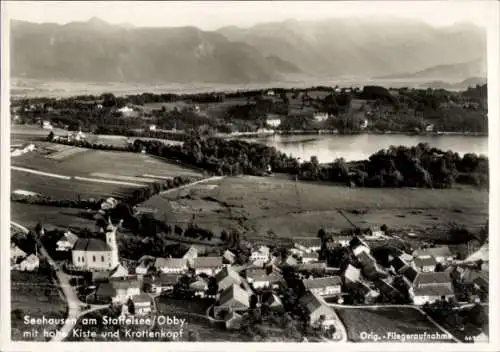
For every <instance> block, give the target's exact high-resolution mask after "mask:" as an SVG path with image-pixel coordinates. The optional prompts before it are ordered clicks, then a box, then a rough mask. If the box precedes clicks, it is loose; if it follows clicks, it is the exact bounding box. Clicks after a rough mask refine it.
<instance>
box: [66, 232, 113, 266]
mask: <svg viewBox="0 0 500 352" xmlns="http://www.w3.org/2000/svg"><path fill="white" fill-rule="evenodd" d="M108 229H109V231H108V232H106V242H104V241H103V240H101V239H97V238H79V239H78V240H77V241H76V242H75V245H74V247H73V250H72V251H71V255H72V262H73V266H75V267H76V268H78V269H80V270H112V269H114V268H116V267H117V266H118V264H119V261H118V245H117V244H116V226H113V225H112V224H111V223H110V226H109V227H108Z"/></svg>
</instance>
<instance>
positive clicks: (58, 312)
mask: <svg viewBox="0 0 500 352" xmlns="http://www.w3.org/2000/svg"><path fill="white" fill-rule="evenodd" d="M10 275H11V295H10V297H11V334H12V336H11V339H12V340H14V341H46V340H47V339H46V338H44V336H43V330H44V329H45V330H46V331H53V330H56V329H57V326H56V325H50V324H46V325H33V326H27V325H25V324H24V316H25V315H29V316H30V317H32V318H41V317H42V316H45V317H47V318H54V319H64V318H66V310H67V307H66V302H65V301H64V300H63V299H62V298H61V294H60V292H59V289H58V288H57V286H56V285H55V283H54V282H53V280H52V279H51V278H50V277H49V276H47V275H42V274H39V273H36V272H34V273H30V272H19V271H11V274H10ZM33 330H35V331H37V332H38V333H37V334H36V336H35V334H33V335H32V336H28V335H24V336H23V333H25V332H31V331H33Z"/></svg>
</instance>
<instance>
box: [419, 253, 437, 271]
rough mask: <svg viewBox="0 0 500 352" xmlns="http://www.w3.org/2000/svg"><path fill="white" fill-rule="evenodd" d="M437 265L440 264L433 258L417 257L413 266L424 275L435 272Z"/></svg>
mask: <svg viewBox="0 0 500 352" xmlns="http://www.w3.org/2000/svg"><path fill="white" fill-rule="evenodd" d="M437 263H438V262H437V261H436V259H434V257H431V256H426V257H416V258H415V259H414V260H413V265H414V267H415V268H416V269H417V271H421V272H424V273H428V272H431V271H434V270H435V269H436V265H437Z"/></svg>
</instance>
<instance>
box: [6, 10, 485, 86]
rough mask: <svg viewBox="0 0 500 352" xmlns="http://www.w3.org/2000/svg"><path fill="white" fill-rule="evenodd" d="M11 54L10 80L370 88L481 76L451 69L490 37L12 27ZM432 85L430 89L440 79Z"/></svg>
mask: <svg viewBox="0 0 500 352" xmlns="http://www.w3.org/2000/svg"><path fill="white" fill-rule="evenodd" d="M11 48H12V50H11V52H10V55H11V75H12V76H13V77H20V78H23V77H24V78H31V79H44V80H73V81H82V80H83V81H95V82H150V83H155V82H161V83H164V82H179V83H194V82H214V83H215V82H217V83H238V84H244V83H255V82H273V81H280V80H284V79H286V78H287V77H289V76H290V75H304V76H307V77H309V78H311V77H312V78H314V77H317V78H321V79H336V78H341V77H347V78H349V77H355V78H360V77H361V78H369V77H375V76H381V75H394V74H398V73H399V72H415V73H418V72H421V71H422V70H424V71H425V70H428V68H433V67H440V66H442V67H441V68H439V69H438V68H436V69H435V70H438V71H446V70H448V71H446V72H448V75H449V76H456V77H458V76H460V75H461V74H462V73H461V70H465V71H466V74H465V77H463V78H461V79H465V78H467V77H474V76H479V77H480V76H481V75H479V74H476V71H474V70H468V68H467V67H465V66H464V67H456V68H455V71H453V69H451V68H450V69H447V68H446V66H447V65H449V63H450V62H456V60H457V58H460V60H461V61H462V62H464V63H468V62H473V61H474V60H483V58H484V57H485V56H486V35H485V33H484V31H483V30H482V29H480V28H479V27H475V26H472V25H464V24H461V25H456V26H452V27H446V28H434V27H432V26H429V25H427V24H425V23H423V22H420V21H407V20H405V21H398V20H388V19H356V20H352V19H351V20H347V19H335V20H325V21H316V22H300V21H284V22H279V23H278V22H277V23H266V24H259V25H256V26H253V27H251V28H240V27H234V26H233V27H225V28H221V29H219V30H217V31H202V30H200V29H198V28H196V27H182V28H138V27H134V26H131V25H128V24H121V25H111V24H108V23H106V22H105V21H102V20H100V19H98V18H93V19H91V20H89V21H86V22H72V23H68V24H65V25H57V24H50V23H44V24H34V23H29V22H23V21H12V22H11ZM478 57H479V59H478ZM446 72H445V73H446ZM454 72H455V73H454ZM421 75H423V77H427V76H426V75H427V73H425V74H423V73H422V74H421ZM432 75H433V74H432V72H431V73H429V79H441V78H434V77H431V76H432ZM417 76H418V75H417Z"/></svg>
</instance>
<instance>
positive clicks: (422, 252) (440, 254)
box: [413, 246, 454, 263]
mask: <svg viewBox="0 0 500 352" xmlns="http://www.w3.org/2000/svg"><path fill="white" fill-rule="evenodd" d="M413 256H414V257H415V258H430V257H432V258H434V259H435V260H436V262H438V263H442V262H443V261H450V260H453V258H454V255H453V254H452V252H451V250H450V247H448V246H437V247H430V248H425V249H418V250H415V251H414V252H413Z"/></svg>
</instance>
